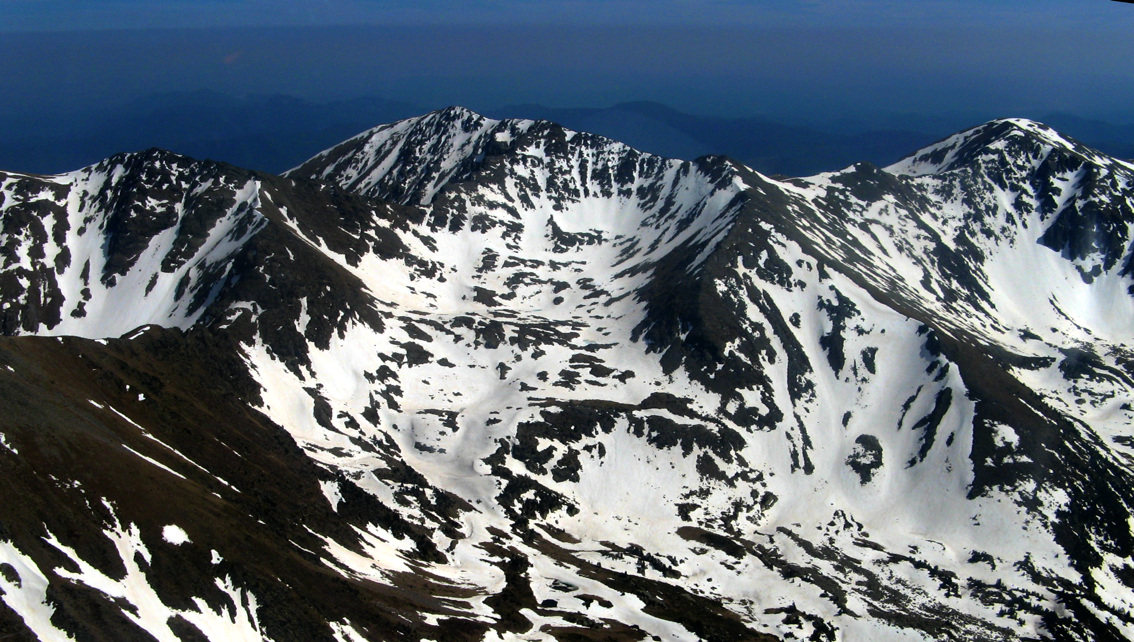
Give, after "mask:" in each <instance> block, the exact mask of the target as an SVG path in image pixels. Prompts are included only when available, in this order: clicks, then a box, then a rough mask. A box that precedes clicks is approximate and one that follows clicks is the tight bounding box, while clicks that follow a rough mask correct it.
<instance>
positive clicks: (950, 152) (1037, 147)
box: [886, 118, 1116, 176]
mask: <svg viewBox="0 0 1134 642" xmlns="http://www.w3.org/2000/svg"><path fill="white" fill-rule="evenodd" d="M1056 150H1058V151H1060V152H1061V153H1064V154H1071V155H1074V156H1077V157H1080V158H1082V159H1084V160H1087V161H1090V162H1094V163H1098V164H1100V165H1110V164H1113V163H1115V162H1116V161H1114V160H1113V159H1111V158H1109V157H1107V156H1105V155H1103V154H1100V153H1098V152H1096V151H1095V150H1093V149H1091V148H1089V147H1087V146H1086V145H1083V144H1082V143H1080V142H1078V141H1075V140H1073V139H1069V138H1067V137H1065V136H1063V135H1062V134H1060V133H1059V132H1057V131H1055V130H1054V129H1052V128H1051V127H1048V126H1047V125H1044V124H1043V123H1040V122H1037V121H1034V120H1029V119H1027V118H1001V119H997V120H992V121H989V122H987V123H984V124H982V125H978V126H976V127H973V128H970V129H966V130H965V131H962V132H958V133H956V134H953V135H952V136H949V137H947V138H944V139H942V140H940V141H938V142H936V143H934V144H932V145H930V146H928V147H925V148H923V149H920V150H918V151H917V152H914V153H913V154H911V155H910V156H907V157H906V158H904V159H902V160H900V161H898V162H897V163H894V164H893V165H890V166H889V167H887V168H886V170H887V171H889V172H890V173H893V174H904V175H909V176H925V175H929V174H940V173H943V172H949V171H952V170H955V169H960V168H962V167H966V166H970V165H972V164H973V163H977V162H980V161H981V159H984V158H989V157H1005V156H1010V157H1012V158H1015V159H1022V158H1024V157H1039V156H1044V157H1046V156H1048V155H1049V154H1050V153H1051V152H1052V151H1056Z"/></svg>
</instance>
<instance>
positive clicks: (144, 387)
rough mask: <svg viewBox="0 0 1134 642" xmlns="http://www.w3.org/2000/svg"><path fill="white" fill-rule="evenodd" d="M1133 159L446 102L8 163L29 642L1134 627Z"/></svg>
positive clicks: (12, 585) (7, 604) (1049, 146)
mask: <svg viewBox="0 0 1134 642" xmlns="http://www.w3.org/2000/svg"><path fill="white" fill-rule="evenodd" d="M1132 222H1134V167H1132V166H1131V165H1129V164H1127V163H1124V162H1122V161H1118V160H1115V159H1111V158H1108V157H1106V156H1104V155H1102V154H1099V153H1098V152H1096V151H1094V150H1091V149H1089V148H1086V147H1084V146H1082V145H1081V144H1079V143H1077V142H1075V141H1072V140H1069V139H1067V138H1065V137H1063V136H1061V135H1059V134H1058V133H1057V132H1054V131H1053V130H1050V129H1049V128H1047V127H1045V126H1043V125H1041V124H1039V123H1034V122H1032V121H1026V120H1021V119H1006V120H999V121H993V122H990V123H987V124H984V125H981V126H979V127H976V128H973V129H970V130H967V131H965V132H961V133H958V134H956V135H954V136H952V137H949V138H946V139H944V140H942V141H940V142H938V143H936V144H934V145H931V146H930V147H927V148H926V149H923V150H920V151H918V152H916V153H914V154H912V155H911V156H909V157H908V158H906V159H905V160H903V161H900V162H898V163H896V164H895V165H892V166H890V167H887V168H877V167H874V166H871V165H869V164H857V165H854V166H851V167H848V168H846V169H845V170H842V171H839V172H832V173H827V174H821V175H818V176H814V177H807V178H796V179H786V180H773V179H771V178H768V177H765V176H762V175H760V174H758V173H756V172H754V171H752V170H750V169H749V168H746V167H744V166H742V165H739V164H737V163H735V162H733V161H731V160H729V159H727V158H724V157H703V158H699V159H696V160H693V161H680V160H671V159H665V158H660V157H657V156H652V155H649V154H645V153H641V152H638V151H636V150H634V149H632V148H629V147H627V146H625V145H623V144H621V143H618V142H616V141H611V140H609V139H605V138H602V137H599V136H594V135H591V134H586V133H581V132H573V131H570V130H566V129H564V128H562V127H559V126H557V125H555V124H553V123H549V122H546V121H528V120H502V121H497V120H492V119H487V118H484V117H482V116H479V115H478V114H475V113H473V112H470V111H468V110H466V109H463V108H459V107H453V108H449V109H446V110H442V111H439V112H434V113H431V114H427V115H425V116H421V117H418V118H411V119H407V120H404V121H400V122H398V123H394V124H391V125H384V126H380V127H377V128H375V129H372V130H369V131H367V132H363V133H362V134H360V135H358V136H356V137H354V138H352V139H350V140H348V141H345V142H344V143H342V144H341V145H339V146H336V147H334V148H332V149H329V150H327V151H325V152H323V153H321V154H319V155H317V156H316V157H314V158H312V159H311V160H309V161H307V162H306V163H304V164H302V165H300V166H299V167H297V168H295V169H293V170H291V171H289V172H287V173H286V174H285V175H284V176H272V175H268V174H263V173H259V172H252V171H247V170H243V169H239V168H236V167H231V166H228V165H224V164H220V163H213V162H208V161H195V160H192V159H188V158H185V157H182V156H178V155H176V154H173V153H170V152H165V151H161V150H149V151H146V152H139V153H135V154H123V155H119V156H115V157H112V158H109V159H107V160H106V161H103V162H102V163H99V164H97V165H94V166H91V167H89V168H84V169H81V170H78V171H76V172H72V173H69V174H64V175H60V176H34V175H26V174H15V173H0V331H2V334H3V335H4V336H3V337H2V338H0V416H5V417H8V418H9V419H8V420H7V421H5V422H4V423H3V424H2V425H0V435H2V439H0V475H2V476H3V485H2V486H0V488H3V489H4V490H3V491H0V500H2V501H0V601H2V606H0V633H3V634H5V635H7V634H11V635H13V636H16V637H17V638H19V637H21V636H22V637H23V638H26V639H37V638H38V639H66V638H68V637H69V636H70V637H75V638H79V639H85V638H95V639H102V638H108V639H133V638H138V637H142V636H143V633H142V631H145V632H146V633H148V634H149V635H150V636H153V637H155V638H157V639H162V640H165V639H169V640H179V639H180V640H187V639H201V638H206V639H215V640H222V639H226V640H227V639H244V638H247V639H272V640H290V639H302V640H319V639H326V640H332V639H334V640H360V639H368V640H369V639H432V640H442V639H444V640H455V639H548V640H550V639H562V640H567V639H626V640H640V639H665V640H740V639H746V640H747V639H751V640H760V639H769V640H771V639H814V640H836V639H871V640H920V639H958V640H987V639H990V638H993V637H995V638H998V639H1006V640H1024V639H1069V640H1094V639H1134V579H1132V578H1134V566H1132V562H1131V556H1132V555H1134V534H1132V532H1131V523H1132V521H1131V499H1130V498H1131V497H1132V495H1131V461H1132V460H1131V457H1132V455H1134V451H1132V449H1134V429H1131V426H1132V425H1134V406H1132V405H1131V403H1132V402H1134V400H1132V396H1134V394H1132V390H1134V351H1132V348H1134V289H1132V287H1134V282H1132V281H1131V271H1132V268H1131V265H1132V264H1134V259H1132V258H1131V249H1130V248H1131V247H1132V246H1134V230H1131V224H1132Z"/></svg>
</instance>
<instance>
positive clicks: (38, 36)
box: [0, 0, 1134, 122]
mask: <svg viewBox="0 0 1134 642" xmlns="http://www.w3.org/2000/svg"><path fill="white" fill-rule="evenodd" d="M0 60H3V61H4V62H3V64H2V65H0V82H2V83H3V86H4V88H5V89H4V90H3V92H2V94H0V112H4V113H16V112H21V111H33V112H36V113H47V112H55V111H57V112H60V113H65V112H67V111H68V110H72V109H78V108H83V107H86V106H91V105H93V106H104V105H113V104H115V103H116V102H122V101H124V100H128V99H130V98H135V97H138V96H143V95H146V94H150V93H155V92H165V91H174V90H192V89H212V90H216V91H222V92H226V93H231V94H235V95H242V94H249V93H286V94H293V95H297V96H300V97H303V98H307V99H315V100H318V99H320V98H328V99H329V98H344V97H351V96H362V95H368V96H382V97H386V98H392V99H400V100H404V101H407V102H412V103H415V104H420V105H423V106H426V107H436V106H442V105H446V104H454V103H459V104H465V105H468V106H471V107H473V108H482V109H488V108H492V107H497V106H501V105H505V104H510V103H524V102H532V103H543V104H548V105H553V106H608V105H611V104H614V103H616V102H620V101H627V100H656V101H660V102H665V103H667V104H670V105H672V106H674V107H678V108H680V109H683V110H686V111H692V112H698V113H704V114H711V115H722V114H727V115H759V114H768V115H780V116H783V115H792V114H795V115H804V116H808V117H811V118H818V119H823V118H837V117H839V116H840V115H841V114H848V113H876V112H893V113H900V112H919V113H925V114H929V115H933V114H935V113H943V112H964V113H973V114H978V115H988V116H989V117H991V116H1000V115H1029V116H1038V115H1040V114H1042V113H1045V112H1051V111H1063V112H1070V113H1074V114H1078V115H1081V116H1087V117H1101V118H1107V119H1110V120H1112V121H1116V122H1134V108H1132V106H1134V64H1132V61H1134V5H1132V4H1126V3H1121V2H1114V1H1112V0H1074V1H1073V0H1010V1H1002V2H995V3H989V2H982V1H977V0H917V1H913V2H911V1H909V0H902V1H898V0H814V1H791V0H788V1H780V0H777V1H771V0H768V1H764V0H751V1H740V0H718V1H697V2H695V1H692V0H654V1H648V0H553V1H550V2H543V1H540V2H537V1H534V0H494V1H486V2H457V1H454V0H412V1H411V0H385V1H383V0H347V1H342V2H339V1H334V2H332V1H326V0H324V1H316V2H298V1H295V0H270V1H269V0H110V1H100V2H75V1H73V0H0Z"/></svg>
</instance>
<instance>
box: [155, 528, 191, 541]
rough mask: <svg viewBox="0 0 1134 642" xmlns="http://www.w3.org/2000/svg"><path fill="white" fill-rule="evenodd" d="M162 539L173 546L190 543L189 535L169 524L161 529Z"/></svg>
mask: <svg viewBox="0 0 1134 642" xmlns="http://www.w3.org/2000/svg"><path fill="white" fill-rule="evenodd" d="M161 536H162V539H164V540H165V541H167V542H169V543H170V544H173V545H174V546H181V545H182V544H188V543H190V541H191V540H190V539H189V534H188V533H186V532H185V531H183V530H181V527H180V526H175V525H173V524H169V525H167V526H165V527H164V528H162V529H161Z"/></svg>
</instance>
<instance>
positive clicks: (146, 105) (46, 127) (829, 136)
mask: <svg viewBox="0 0 1134 642" xmlns="http://www.w3.org/2000/svg"><path fill="white" fill-rule="evenodd" d="M425 111H427V110H426V108H425V107H423V106H419V105H415V104H412V103H409V102H401V101H395V100H386V99H382V98H373V97H369V98H357V99H353V100H341V101H333V102H327V103H315V102H310V101H306V100H302V99H299V98H295V97H292V96H282V95H280V96H248V97H242V98H237V97H233V96H229V95H226V94H220V93H216V92H212V91H204V90H202V91H194V92H179V93H166V94H155V95H152V96H147V97H145V98H140V99H136V100H133V101H130V102H128V103H126V104H125V105H123V106H122V107H120V108H118V109H114V110H103V111H81V110H80V111H77V112H75V113H71V114H69V115H62V116H60V115H58V114H50V115H43V116H28V115H24V116H21V117H19V118H11V119H9V121H8V122H7V125H8V126H7V127H5V128H4V129H3V130H0V169H17V168H18V169H20V170H21V171H31V172H37V173H47V174H50V173H58V172H64V171H69V170H71V169H73V168H75V167H81V166H84V165H89V164H91V163H95V162H97V161H99V160H101V159H103V158H106V157H107V156H110V155H112V154H115V153H119V152H127V151H136V150H139V149H145V148H147V147H155V146H156V147H161V148H163V149H169V150H172V151H175V152H178V153H181V154H186V155H188V156H192V157H194V158H209V159H213V160H220V161H224V162H227V163H231V164H233V165H237V166H239V167H249V168H253V169H258V170H261V171H266V172H272V173H279V172H282V171H284V170H286V169H288V168H290V167H294V166H295V165H298V164H299V163H301V162H303V160H304V159H306V158H308V157H310V156H311V155H312V154H315V153H316V152H318V151H319V150H321V149H326V148H327V147H330V146H332V145H334V144H335V143H337V142H338V141H341V140H343V139H344V138H346V137H348V136H350V135H352V134H353V133H354V132H358V131H361V130H363V129H366V128H367V127H369V126H370V125H372V124H373V123H375V122H393V121H395V120H399V119H402V118H407V117H410V116H413V115H415V114H420V113H423V112H425ZM484 113H485V114H486V115H489V116H492V117H495V118H533V119H546V120H551V121H553V122H557V123H560V124H563V125H564V126H566V127H570V128H572V129H576V130H579V131H588V132H593V133H597V134H601V135H603V136H607V137H609V138H613V139H615V140H620V141H624V142H626V143H627V144H629V145H631V146H633V147H635V148H636V149H640V150H642V151H646V152H650V153H654V154H658V155H661V156H666V157H668V158H680V159H685V160H691V159H694V158H697V157H699V156H703V155H706V154H724V155H726V156H729V157H731V158H733V159H735V160H738V161H740V162H741V163H744V164H745V165H747V166H749V167H751V168H752V169H755V170H757V171H759V172H762V173H764V174H768V175H785V176H809V175H812V174H816V173H818V172H823V171H834V170H837V169H842V168H844V167H847V166H848V165H851V164H852V163H855V162H858V161H868V162H871V163H874V164H876V165H880V166H881V165H887V164H889V163H892V162H894V161H896V160H898V159H899V158H901V157H902V156H904V155H905V154H906V153H908V152H909V150H911V149H917V148H919V147H923V146H925V145H928V144H929V143H931V142H933V141H935V140H938V139H939V138H942V137H944V136H946V135H948V134H950V133H952V132H954V131H957V130H958V129H961V128H964V127H966V126H970V125H972V124H975V121H973V120H972V119H971V118H966V117H963V116H954V117H949V118H944V117H941V118H927V117H923V116H918V115H914V114H907V115H898V116H893V117H879V118H875V119H873V120H872V121H870V122H864V121H861V120H858V121H855V120H853V119H850V118H847V119H842V120H839V121H837V122H831V123H788V122H785V121H779V120H777V119H774V118H718V117H709V116H696V115H691V114H686V113H682V112H679V111H677V110H674V109H671V108H669V107H666V106H664V105H660V104H657V103H650V102H636V103H624V104H620V105H616V106H614V107H608V108H576V109H566V108H553V107H545V106H542V105H512V106H507V107H500V108H495V109H488V110H485V111H484ZM1040 119H1041V120H1042V121H1043V122H1045V123H1048V124H1050V125H1051V126H1053V127H1056V128H1057V129H1059V130H1060V131H1064V132H1066V133H1068V134H1070V135H1072V136H1074V137H1075V138H1076V139H1078V140H1081V141H1083V142H1085V143H1086V144H1089V145H1091V146H1092V147H1094V148H1096V149H1099V150H1100V151H1103V152H1105V153H1107V154H1109V155H1111V156H1114V157H1117V158H1134V125H1126V126H1118V125H1111V124H1109V123H1104V122H1101V121H1094V120H1086V119H1081V118H1076V117H1074V116H1069V115H1064V114H1044V115H1041V118H1040Z"/></svg>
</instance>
